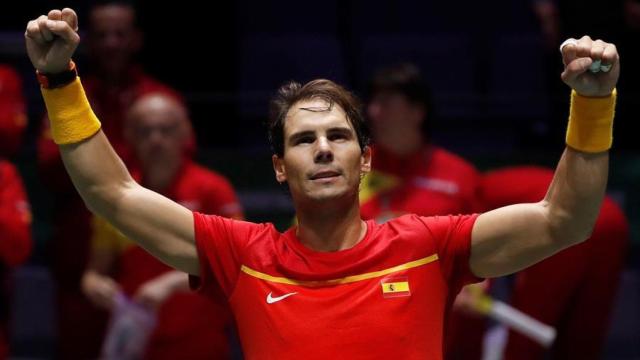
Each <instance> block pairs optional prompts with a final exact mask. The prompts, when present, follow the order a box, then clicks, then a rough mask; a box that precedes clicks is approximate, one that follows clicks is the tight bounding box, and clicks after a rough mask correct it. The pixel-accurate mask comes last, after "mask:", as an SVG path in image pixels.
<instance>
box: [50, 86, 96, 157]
mask: <svg viewBox="0 0 640 360" xmlns="http://www.w3.org/2000/svg"><path fill="white" fill-rule="evenodd" d="M40 90H41V91H42V97H44V102H45V104H46V106H47V113H48V114H49V122H50V123H51V137H52V138H53V141H54V142H55V143H56V144H58V145H63V144H73V143H78V142H81V141H82V140H85V139H88V138H90V137H91V136H93V135H94V134H95V133H97V132H98V130H100V126H101V125H100V121H99V120H98V117H96V115H95V114H94V113H93V110H91V105H89V101H88V100H87V96H86V95H85V93H84V89H83V88H82V84H81V83H80V78H76V79H75V80H74V81H73V82H71V83H69V84H68V85H65V86H63V87H59V88H55V89H45V88H40Z"/></svg>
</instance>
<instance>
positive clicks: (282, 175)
mask: <svg viewBox="0 0 640 360" xmlns="http://www.w3.org/2000/svg"><path fill="white" fill-rule="evenodd" d="M271 162H273V171H274V172H275V173H276V181H278V182H279V183H280V184H282V183H284V182H286V181H287V172H286V170H285V169H284V161H283V160H282V158H280V157H279V156H278V155H275V154H273V155H272V156H271Z"/></svg>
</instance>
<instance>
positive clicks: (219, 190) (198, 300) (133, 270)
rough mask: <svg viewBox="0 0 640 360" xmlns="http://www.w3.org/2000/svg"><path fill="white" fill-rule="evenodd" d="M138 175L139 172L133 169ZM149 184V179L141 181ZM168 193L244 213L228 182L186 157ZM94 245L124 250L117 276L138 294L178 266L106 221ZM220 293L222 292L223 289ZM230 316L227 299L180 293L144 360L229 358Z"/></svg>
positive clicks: (162, 312)
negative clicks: (165, 260) (160, 258)
mask: <svg viewBox="0 0 640 360" xmlns="http://www.w3.org/2000/svg"><path fill="white" fill-rule="evenodd" d="M133 176H134V177H135V178H139V176H138V175H137V174H133ZM141 183H142V184H144V179H142V181H141ZM163 195H165V196H167V197H169V198H170V199H173V200H175V201H177V202H178V203H180V204H181V205H183V206H185V207H187V208H189V209H191V210H192V211H206V212H208V213H214V214H219V215H222V216H226V217H236V218H241V217H242V209H241V207H240V205H239V203H238V200H237V198H236V195H235V191H234V190H233V188H232V186H231V184H230V183H229V181H227V179H226V178H224V177H222V176H221V175H219V174H217V173H215V172H213V171H211V170H208V169H205V168H203V167H201V166H198V165H196V164H195V163H193V162H191V161H186V162H185V164H184V165H183V167H182V168H181V170H180V171H179V172H178V176H177V177H176V179H175V181H174V183H173V184H172V185H171V186H170V188H169V190H168V191H167V192H165V193H164V194H163ZM94 224H95V225H98V226H96V227H95V230H96V232H95V233H94V238H93V243H94V244H93V246H95V247H101V248H103V249H105V250H108V251H111V252H117V253H119V257H118V265H119V266H118V269H117V271H116V276H115V278H116V280H117V281H118V283H119V284H120V285H121V286H122V289H123V291H124V292H125V293H126V294H127V295H129V296H133V295H135V294H136V292H137V291H138V289H139V288H140V286H141V285H143V284H144V283H146V282H147V281H149V280H152V279H154V278H156V277H157V276H160V275H162V274H164V273H166V272H169V271H172V270H173V269H172V268H171V267H169V266H168V265H166V264H164V263H162V262H160V261H159V260H157V259H156V258H155V257H153V256H152V255H150V254H149V253H148V252H146V251H145V250H144V249H143V248H141V247H140V246H137V245H135V243H133V242H131V241H129V240H128V239H126V238H125V237H124V236H123V235H122V234H120V233H118V232H117V231H116V230H115V229H113V228H112V227H110V226H108V225H107V223H106V222H104V221H96V222H94ZM218 292H220V291H219V290H218ZM230 327H231V316H230V313H229V308H228V304H227V302H226V300H225V299H224V298H221V297H220V296H218V297H211V298H207V297H205V296H202V295H199V294H194V293H189V292H178V293H175V294H173V295H172V296H171V297H169V298H168V299H167V300H166V302H165V303H163V304H162V306H161V307H160V309H159V312H158V323H157V326H156V328H155V330H154V332H153V334H152V337H151V339H150V340H149V345H148V346H147V351H146V354H145V359H154V360H157V359H194V360H195V359H225V358H228V357H229V340H228V338H227V332H228V330H229V329H230Z"/></svg>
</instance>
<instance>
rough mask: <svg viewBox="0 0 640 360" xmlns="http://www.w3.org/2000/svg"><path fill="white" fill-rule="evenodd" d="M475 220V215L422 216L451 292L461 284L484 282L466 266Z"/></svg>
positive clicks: (458, 288) (476, 216) (455, 291)
mask: <svg viewBox="0 0 640 360" xmlns="http://www.w3.org/2000/svg"><path fill="white" fill-rule="evenodd" d="M477 218H478V214H474V215H462V216H434V217H421V220H422V222H423V223H424V224H425V226H426V227H427V229H428V231H429V232H430V234H431V236H432V238H433V241H434V242H435V246H436V251H437V253H438V258H439V260H440V267H441V270H442V273H443V276H444V278H445V281H446V282H447V283H448V284H449V285H450V289H451V291H453V292H454V293H457V292H458V291H459V290H460V289H461V288H462V286H464V285H467V284H471V283H475V282H480V281H482V280H483V279H481V278H479V277H477V276H475V275H474V274H473V273H472V272H471V268H470V266H469V258H470V254H471V231H472V230H473V225H474V224H475V221H476V219H477Z"/></svg>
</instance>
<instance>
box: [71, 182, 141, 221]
mask: <svg viewBox="0 0 640 360" xmlns="http://www.w3.org/2000/svg"><path fill="white" fill-rule="evenodd" d="M136 185H137V184H136V183H135V181H133V180H130V181H125V182H122V183H116V184H113V185H108V186H99V185H96V186H92V187H89V188H88V189H87V190H86V191H84V192H81V193H80V195H81V196H82V200H83V201H84V204H85V206H86V207H87V209H89V211H91V212H92V213H93V214H96V215H98V216H101V217H105V218H108V217H109V214H113V213H115V212H116V211H117V209H118V207H119V204H120V203H121V202H122V199H123V198H125V197H126V194H127V191H128V190H129V189H131V188H132V187H134V186H136Z"/></svg>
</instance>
